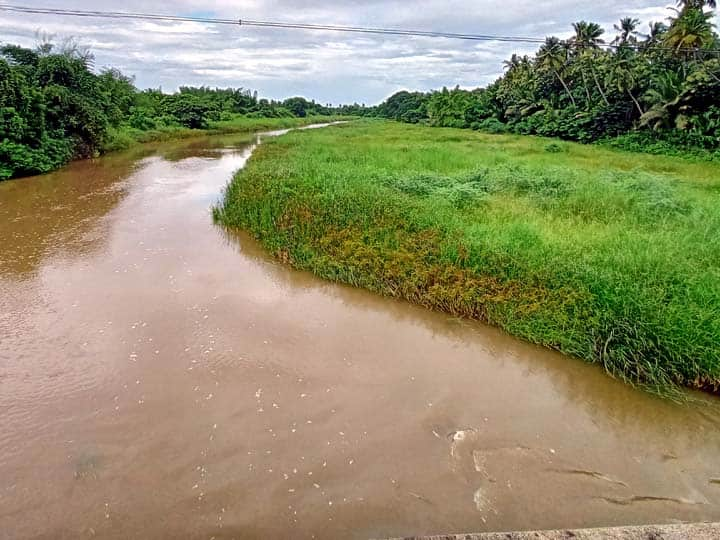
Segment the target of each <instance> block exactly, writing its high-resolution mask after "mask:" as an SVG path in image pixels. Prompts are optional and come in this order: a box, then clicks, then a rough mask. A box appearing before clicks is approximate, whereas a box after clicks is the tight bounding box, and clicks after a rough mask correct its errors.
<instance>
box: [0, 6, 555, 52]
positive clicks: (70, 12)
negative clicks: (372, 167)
mask: <svg viewBox="0 0 720 540" xmlns="http://www.w3.org/2000/svg"><path fill="white" fill-rule="evenodd" d="M0 11H9V12H15V13H28V14H41V15H61V16H72V17H96V18H104V19H141V20H151V21H174V22H197V23H205V24H224V25H238V26H256V27H264V28H288V29H298V30H316V31H331V32H351V33H364V34H384V35H397V36H417V37H433V38H447V39H464V40H473V41H512V42H524V43H542V42H543V41H544V40H543V39H541V38H532V37H522V36H496V35H483V34H459V33H452V32H433V31H424V30H403V29H399V28H372V27H364V26H339V25H334V24H304V23H288V22H276V21H257V20H250V19H218V18H211V17H189V16H181V15H158V14H151V13H129V12H122V11H89V10H75V9H60V8H39V7H38V8H33V7H25V6H15V5H8V4H0Z"/></svg>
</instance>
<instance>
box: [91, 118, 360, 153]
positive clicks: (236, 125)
mask: <svg viewBox="0 0 720 540" xmlns="http://www.w3.org/2000/svg"><path fill="white" fill-rule="evenodd" d="M349 119H350V118H349V117H345V116H306V117H302V118H300V117H282V118H252V117H247V116H240V115H238V116H236V117H235V118H233V119H231V120H223V121H214V122H210V125H209V127H208V128H207V129H189V128H185V127H180V126H177V127H168V128H163V129H151V130H140V129H133V128H130V127H124V128H121V129H117V130H112V131H111V132H110V134H109V137H108V141H107V143H106V145H105V148H104V150H105V153H108V152H114V151H118V150H127V149H129V148H130V147H132V146H133V145H137V144H143V143H149V142H165V141H172V140H179V139H188V138H192V137H203V136H211V135H230V134H234V133H254V132H259V131H269V130H277V129H288V128H294V127H302V126H308V125H311V124H319V123H323V122H336V121H341V120H349Z"/></svg>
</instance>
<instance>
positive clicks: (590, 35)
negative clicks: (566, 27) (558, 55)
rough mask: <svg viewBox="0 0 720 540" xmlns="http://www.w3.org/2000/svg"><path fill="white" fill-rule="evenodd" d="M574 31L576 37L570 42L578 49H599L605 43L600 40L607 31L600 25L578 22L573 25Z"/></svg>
mask: <svg viewBox="0 0 720 540" xmlns="http://www.w3.org/2000/svg"><path fill="white" fill-rule="evenodd" d="M573 29H574V30H575V35H574V36H573V37H572V38H570V41H571V42H572V43H573V45H575V47H577V48H578V49H597V48H598V47H599V46H600V45H602V44H603V43H605V42H604V41H603V40H602V39H601V38H600V36H602V35H603V34H604V33H605V30H604V29H603V28H602V27H601V26H600V25H599V24H598V23H594V22H586V21H578V22H576V23H573Z"/></svg>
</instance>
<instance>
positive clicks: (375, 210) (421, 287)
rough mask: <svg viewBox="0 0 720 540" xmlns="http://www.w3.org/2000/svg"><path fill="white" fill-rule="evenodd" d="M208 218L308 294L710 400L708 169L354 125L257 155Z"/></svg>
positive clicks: (712, 294) (716, 250)
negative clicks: (408, 305) (469, 327)
mask: <svg viewBox="0 0 720 540" xmlns="http://www.w3.org/2000/svg"><path fill="white" fill-rule="evenodd" d="M553 145H554V146H553ZM215 214H216V218H217V219H218V220H219V221H221V222H222V223H224V224H226V225H227V226H232V227H241V228H244V229H247V230H249V231H251V232H252V233H254V234H255V235H256V236H257V237H258V238H259V239H260V241H261V242H262V243H263V244H264V245H265V246H267V247H268V248H269V249H270V250H271V251H272V252H273V253H274V254H275V255H277V256H278V257H279V258H280V259H282V260H283V261H286V262H288V263H290V264H292V265H294V266H295V267H298V268H304V269H309V270H311V271H313V272H315V273H316V274H317V275H319V276H322V277H324V278H327V279H330V280H335V281H341V282H345V283H350V284H352V285H356V286H358V287H365V288H367V289H370V290H373V291H377V292H380V293H382V294H386V295H389V296H394V297H400V298H405V299H408V300H410V301H413V302H416V303H418V304H422V305H424V306H427V307H430V308H434V309H439V310H443V311H446V312H448V313H452V314H455V315H459V316H465V317H470V318H473V319H478V320H481V321H485V322H488V323H491V324H495V325H498V326H500V327H502V328H504V329H505V330H507V331H508V332H510V333H512V334H514V335H516V336H519V337H522V338H524V339H526V340H528V341H531V342H533V343H537V344H540V345H544V346H546V347H550V348H553V349H556V350H559V351H562V352H564V353H567V354H570V355H573V356H576V357H579V358H582V359H584V360H587V361H589V362H596V363H599V364H601V365H602V366H604V368H605V369H606V370H607V371H608V372H609V373H611V374H612V375H614V376H616V377H620V378H622V379H625V380H627V381H630V382H632V383H637V384H642V385H646V386H650V387H654V388H656V389H668V388H671V387H672V386H673V385H685V386H691V387H695V388H702V389H706V390H710V391H718V390H719V389H720V166H718V165H717V164H712V163H701V162H697V163H693V162H688V161H676V160H673V159H672V158H665V157H656V156H653V157H650V156H643V155H638V154H631V153H624V152H619V151H616V150H612V149H606V148H601V147H597V146H581V145H577V144H573V143H566V142H563V143H557V142H553V141H549V140H547V139H542V138H536V137H526V136H518V135H489V134H481V133H473V132H468V131H460V130H453V129H431V128H427V127H421V126H409V125H401V124H395V123H391V122H359V123H358V122H356V123H353V124H350V125H344V126H336V127H331V128H327V129H323V130H314V131H306V132H295V133H290V134H288V135H285V136H283V137H280V138H277V139H274V140H269V141H267V142H266V143H265V144H263V145H262V146H260V147H259V148H258V150H257V152H256V154H255V155H254V156H253V157H252V158H251V160H250V162H249V163H248V165H247V167H246V168H245V169H244V170H242V171H240V172H239V173H238V174H237V176H236V177H235V179H234V181H233V182H232V183H231V185H230V186H229V188H228V190H227V193H226V198H225V201H224V203H223V205H222V206H221V207H219V208H217V209H216V213H215Z"/></svg>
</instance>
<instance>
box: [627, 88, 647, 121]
mask: <svg viewBox="0 0 720 540" xmlns="http://www.w3.org/2000/svg"><path fill="white" fill-rule="evenodd" d="M627 92H628V94H630V99H632V100H633V103H634V104H635V106H636V107H637V110H638V111H639V112H640V116H642V115H643V114H645V111H643V110H642V107H641V106H640V103H638V100H637V99H635V96H633V93H632V92H631V91H630V89H628V91H627Z"/></svg>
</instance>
